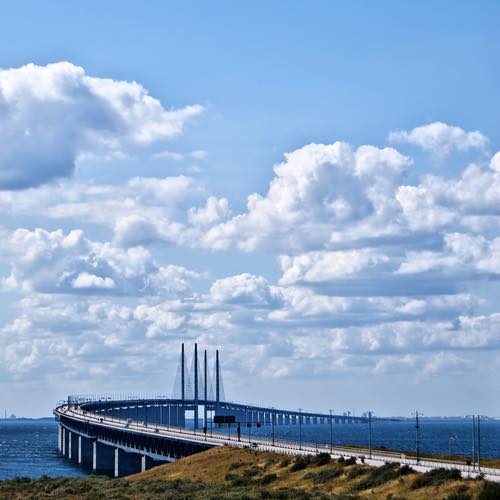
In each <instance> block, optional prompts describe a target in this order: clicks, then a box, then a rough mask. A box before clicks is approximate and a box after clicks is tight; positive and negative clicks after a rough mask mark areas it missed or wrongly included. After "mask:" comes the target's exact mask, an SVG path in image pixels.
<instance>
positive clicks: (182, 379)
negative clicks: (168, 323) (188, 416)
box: [181, 342, 186, 401]
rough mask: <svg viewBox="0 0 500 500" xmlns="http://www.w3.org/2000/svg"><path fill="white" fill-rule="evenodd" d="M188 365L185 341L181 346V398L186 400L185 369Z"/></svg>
mask: <svg viewBox="0 0 500 500" xmlns="http://www.w3.org/2000/svg"><path fill="white" fill-rule="evenodd" d="M185 367H186V363H185V361H184V342H183V343H182V347H181V399H182V400H183V401H184V399H186V390H185V385H184V384H185V378H184V370H185Z"/></svg>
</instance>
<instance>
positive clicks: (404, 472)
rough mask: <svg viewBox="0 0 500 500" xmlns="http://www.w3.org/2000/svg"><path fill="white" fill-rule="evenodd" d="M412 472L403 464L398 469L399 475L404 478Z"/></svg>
mask: <svg viewBox="0 0 500 500" xmlns="http://www.w3.org/2000/svg"><path fill="white" fill-rule="evenodd" d="M412 472H414V470H413V469H412V468H411V467H410V466H409V465H408V464H404V465H402V466H401V467H400V468H399V475H400V476H406V475H407V474H411V473H412Z"/></svg>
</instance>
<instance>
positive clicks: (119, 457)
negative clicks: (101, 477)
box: [113, 448, 147, 477]
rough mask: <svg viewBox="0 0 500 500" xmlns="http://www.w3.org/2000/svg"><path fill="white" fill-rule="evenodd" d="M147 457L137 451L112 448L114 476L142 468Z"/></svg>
mask: <svg viewBox="0 0 500 500" xmlns="http://www.w3.org/2000/svg"><path fill="white" fill-rule="evenodd" d="M146 458H147V457H146V456H145V455H140V454H139V453H129V452H127V451H125V450H122V449H120V448H115V449H114V474H113V475H114V477H123V476H128V475H130V474H135V473H137V472H139V471H142V470H143V462H144V463H146V464H147V460H144V459H146Z"/></svg>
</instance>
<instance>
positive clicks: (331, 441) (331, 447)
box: [328, 410, 333, 454]
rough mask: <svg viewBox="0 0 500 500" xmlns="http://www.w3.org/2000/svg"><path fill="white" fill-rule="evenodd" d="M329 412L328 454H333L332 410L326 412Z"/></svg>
mask: <svg viewBox="0 0 500 500" xmlns="http://www.w3.org/2000/svg"><path fill="white" fill-rule="evenodd" d="M328 411H329V412H330V454H332V453H333V421H332V417H333V410H328Z"/></svg>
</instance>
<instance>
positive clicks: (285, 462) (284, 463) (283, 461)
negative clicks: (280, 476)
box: [280, 457, 291, 467]
mask: <svg viewBox="0 0 500 500" xmlns="http://www.w3.org/2000/svg"><path fill="white" fill-rule="evenodd" d="M290 462H291V460H290V458H289V457H283V458H282V459H281V462H280V467H288V466H289V465H290Z"/></svg>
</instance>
